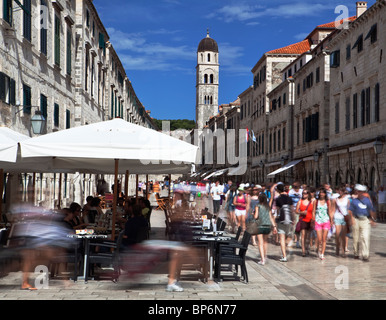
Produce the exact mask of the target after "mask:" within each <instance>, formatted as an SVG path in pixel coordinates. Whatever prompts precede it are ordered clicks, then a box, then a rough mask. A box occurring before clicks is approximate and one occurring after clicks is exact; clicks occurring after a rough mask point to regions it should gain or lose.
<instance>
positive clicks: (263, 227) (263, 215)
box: [254, 193, 277, 265]
mask: <svg viewBox="0 0 386 320" xmlns="http://www.w3.org/2000/svg"><path fill="white" fill-rule="evenodd" d="M258 201H259V202H258V204H257V205H256V207H255V211H254V217H255V219H256V220H257V222H258V225H259V228H258V234H257V241H258V243H259V244H258V245H259V252H260V258H261V260H260V261H259V262H258V264H260V265H265V263H266V261H267V251H268V250H267V249H268V235H269V234H270V233H271V229H272V228H273V233H274V234H276V233H277V227H276V223H275V219H274V218H273V216H272V212H271V210H270V208H269V205H268V199H267V196H266V195H265V194H264V193H260V194H259V196H258Z"/></svg>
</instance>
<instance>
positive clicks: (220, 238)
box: [193, 231, 232, 281]
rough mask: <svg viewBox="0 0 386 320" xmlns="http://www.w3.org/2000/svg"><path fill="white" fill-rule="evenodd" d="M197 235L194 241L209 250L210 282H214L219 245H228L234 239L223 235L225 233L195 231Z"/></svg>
mask: <svg viewBox="0 0 386 320" xmlns="http://www.w3.org/2000/svg"><path fill="white" fill-rule="evenodd" d="M193 233H194V234H195V235H194V236H193V240H194V241H195V242H196V243H200V244H205V245H206V247H207V248H208V260H209V278H208V280H209V281H213V280H214V277H213V261H214V255H215V252H216V247H218V245H219V244H228V243H231V242H232V238H231V237H230V236H227V235H223V231H217V232H213V231H194V232H193Z"/></svg>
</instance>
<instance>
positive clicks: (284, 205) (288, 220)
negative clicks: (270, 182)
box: [276, 184, 295, 262]
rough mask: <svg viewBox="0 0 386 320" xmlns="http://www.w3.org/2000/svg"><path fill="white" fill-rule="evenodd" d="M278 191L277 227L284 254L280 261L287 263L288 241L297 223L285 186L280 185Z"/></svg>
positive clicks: (277, 187)
mask: <svg viewBox="0 0 386 320" xmlns="http://www.w3.org/2000/svg"><path fill="white" fill-rule="evenodd" d="M276 191H277V192H278V193H279V196H278V197H277V198H276V209H277V215H276V225H277V233H278V235H279V241H280V248H281V253H282V258H281V259H280V261H281V262H287V261H288V260H287V253H286V247H287V239H288V238H292V229H293V227H292V226H293V223H294V221H295V216H294V208H293V201H292V199H291V198H290V197H289V196H288V194H287V193H286V191H285V188H284V184H278V185H277V186H276Z"/></svg>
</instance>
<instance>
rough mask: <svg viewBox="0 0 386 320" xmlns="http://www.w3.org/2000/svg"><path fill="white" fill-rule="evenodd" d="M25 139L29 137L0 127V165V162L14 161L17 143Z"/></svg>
mask: <svg viewBox="0 0 386 320" xmlns="http://www.w3.org/2000/svg"><path fill="white" fill-rule="evenodd" d="M27 139H30V137H28V136H26V135H24V134H21V133H19V132H16V131H13V130H11V129H9V128H7V127H0V167H1V162H16V159H17V150H18V143H19V142H21V141H24V140H27Z"/></svg>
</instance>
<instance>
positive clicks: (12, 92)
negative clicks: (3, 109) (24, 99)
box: [9, 79, 16, 106]
mask: <svg viewBox="0 0 386 320" xmlns="http://www.w3.org/2000/svg"><path fill="white" fill-rule="evenodd" d="M9 104H10V105H12V106H14V105H15V104H16V81H15V80H13V79H10V81H9Z"/></svg>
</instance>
